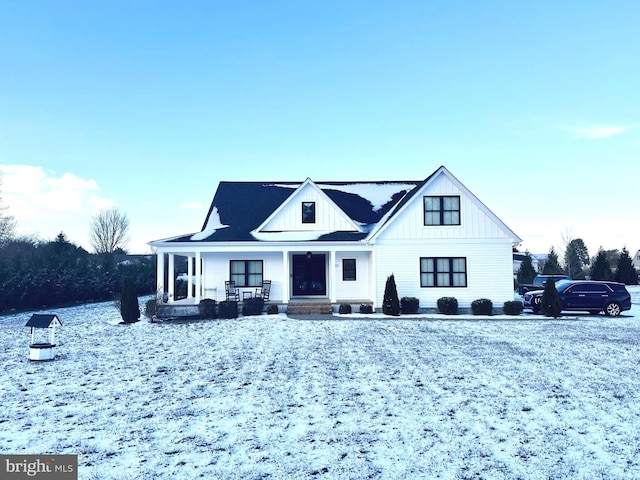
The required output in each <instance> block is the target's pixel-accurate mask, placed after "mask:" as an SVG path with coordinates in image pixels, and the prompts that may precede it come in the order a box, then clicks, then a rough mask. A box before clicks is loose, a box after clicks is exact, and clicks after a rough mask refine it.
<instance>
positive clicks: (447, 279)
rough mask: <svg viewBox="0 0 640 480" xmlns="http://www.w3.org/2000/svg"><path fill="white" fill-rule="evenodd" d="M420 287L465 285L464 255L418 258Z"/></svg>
mask: <svg viewBox="0 0 640 480" xmlns="http://www.w3.org/2000/svg"><path fill="white" fill-rule="evenodd" d="M420 286H421V287H466V286H467V259H466V258H464V257H452V258H449V257H422V258H420Z"/></svg>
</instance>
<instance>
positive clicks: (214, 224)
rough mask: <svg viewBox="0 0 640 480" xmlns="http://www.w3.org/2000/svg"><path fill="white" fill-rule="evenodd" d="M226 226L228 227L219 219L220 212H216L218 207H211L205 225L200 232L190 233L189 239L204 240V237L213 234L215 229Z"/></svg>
mask: <svg viewBox="0 0 640 480" xmlns="http://www.w3.org/2000/svg"><path fill="white" fill-rule="evenodd" d="M227 227H229V225H223V224H222V222H221V221H220V213H219V212H218V207H213V210H211V215H209V218H208V220H207V225H206V226H205V227H204V228H203V229H202V231H201V232H198V233H196V234H194V235H191V240H204V239H205V238H207V237H209V236H210V235H212V234H214V233H215V232H216V231H217V230H220V229H221V228H227Z"/></svg>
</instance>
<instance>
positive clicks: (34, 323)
mask: <svg viewBox="0 0 640 480" xmlns="http://www.w3.org/2000/svg"><path fill="white" fill-rule="evenodd" d="M53 325H57V326H61V325H62V322H61V321H60V319H59V318H58V316H57V315H54V314H52V313H34V314H33V315H31V318H30V319H29V321H28V322H27V324H26V325H25V327H34V328H49V327H51V326H53Z"/></svg>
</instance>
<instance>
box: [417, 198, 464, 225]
mask: <svg viewBox="0 0 640 480" xmlns="http://www.w3.org/2000/svg"><path fill="white" fill-rule="evenodd" d="M424 224H425V226H429V225H460V197H459V196H442V197H424Z"/></svg>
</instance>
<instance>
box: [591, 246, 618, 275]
mask: <svg viewBox="0 0 640 480" xmlns="http://www.w3.org/2000/svg"><path fill="white" fill-rule="evenodd" d="M612 278H613V273H611V265H609V260H608V258H607V252H605V251H604V249H603V248H602V247H600V249H599V250H598V255H596V258H595V260H594V261H593V263H592V264H591V280H611V279H612Z"/></svg>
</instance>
